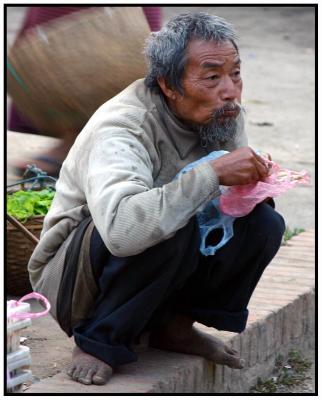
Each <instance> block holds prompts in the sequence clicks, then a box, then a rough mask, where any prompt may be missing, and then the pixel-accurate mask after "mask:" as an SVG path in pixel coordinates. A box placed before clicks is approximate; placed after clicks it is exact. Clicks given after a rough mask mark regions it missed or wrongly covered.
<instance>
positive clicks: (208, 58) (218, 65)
mask: <svg viewBox="0 0 322 400" xmlns="http://www.w3.org/2000/svg"><path fill="white" fill-rule="evenodd" d="M187 56H188V60H187V64H186V68H185V71H184V74H183V79H182V86H183V90H184V94H183V95H181V94H180V93H178V92H177V91H175V93H174V96H172V97H170V98H168V102H169V106H170V108H171V109H172V111H173V112H174V113H175V114H176V115H177V116H178V117H179V118H180V119H182V120H183V121H184V122H185V123H187V124H188V125H190V126H192V127H194V128H195V129H196V130H206V132H208V131H210V132H211V131H212V130H213V129H215V130H216V129H217V128H219V131H218V132H217V134H215V136H216V135H217V136H219V138H220V136H221V135H222V136H223V138H224V139H225V135H227V134H229V132H228V133H227V132H226V133H225V130H227V129H228V130H229V129H230V128H229V127H230V126H231V125H233V124H234V123H235V120H236V117H237V116H238V114H239V112H240V102H241V92H242V80H241V76H240V58H239V54H238V52H237V50H236V49H235V47H234V45H233V44H232V43H231V42H230V41H226V42H223V43H221V44H219V43H216V42H214V41H203V40H193V41H191V42H190V44H189V45H188V48H187ZM220 128H223V129H220ZM220 130H222V131H223V132H222V133H221V132H220ZM226 139H227V138H226Z"/></svg>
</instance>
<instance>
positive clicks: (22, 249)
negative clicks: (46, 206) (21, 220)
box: [7, 216, 44, 296]
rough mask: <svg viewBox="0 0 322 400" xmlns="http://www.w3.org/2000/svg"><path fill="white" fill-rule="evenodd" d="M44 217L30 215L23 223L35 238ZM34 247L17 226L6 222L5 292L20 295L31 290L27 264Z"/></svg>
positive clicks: (40, 228) (38, 234)
mask: <svg viewBox="0 0 322 400" xmlns="http://www.w3.org/2000/svg"><path fill="white" fill-rule="evenodd" d="M43 220H44V217H43V216H42V217H32V218H29V219H28V220H27V222H26V223H25V224H23V225H24V227H25V228H26V229H28V231H29V232H31V233H32V234H33V235H34V236H36V237H37V238H39V237H40V232H41V230H42V225H43ZM34 248H35V244H34V243H33V242H32V241H31V240H29V239H28V238H27V237H26V236H25V235H24V234H23V233H22V232H21V230H19V229H18V228H16V227H15V226H13V225H12V224H11V223H10V222H7V293H8V294H11V295H14V296H22V295H24V294H27V293H29V292H31V291H32V288H31V285H30V282H29V274H28V270H27V265H28V262H29V258H30V256H31V254H32V252H33V250H34Z"/></svg>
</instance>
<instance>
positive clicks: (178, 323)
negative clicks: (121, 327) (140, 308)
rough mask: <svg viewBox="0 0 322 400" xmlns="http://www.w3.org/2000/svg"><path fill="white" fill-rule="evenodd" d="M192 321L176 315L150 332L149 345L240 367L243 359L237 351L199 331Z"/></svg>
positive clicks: (243, 363) (243, 362)
mask: <svg viewBox="0 0 322 400" xmlns="http://www.w3.org/2000/svg"><path fill="white" fill-rule="evenodd" d="M192 323H193V321H192V320H190V319H188V318H186V317H183V316H177V317H176V318H175V319H174V320H173V321H171V322H170V324H169V325H168V326H167V327H165V328H164V329H162V330H159V331H158V332H152V333H151V336H150V346H151V347H155V348H158V349H162V350H170V351H176V352H179V353H187V354H194V355H198V356H202V357H204V358H206V359H207V360H210V361H213V362H214V363H216V364H222V365H227V366H228V367H230V368H235V369H241V368H243V367H244V365H245V361H244V360H243V359H241V358H240V357H239V355H238V352H237V351H236V350H234V349H231V348H230V347H229V346H227V345H225V343H223V342H222V341H221V340H219V339H217V338H215V337H213V336H212V335H208V334H207V333H203V332H201V331H199V330H198V329H197V328H195V327H193V326H192Z"/></svg>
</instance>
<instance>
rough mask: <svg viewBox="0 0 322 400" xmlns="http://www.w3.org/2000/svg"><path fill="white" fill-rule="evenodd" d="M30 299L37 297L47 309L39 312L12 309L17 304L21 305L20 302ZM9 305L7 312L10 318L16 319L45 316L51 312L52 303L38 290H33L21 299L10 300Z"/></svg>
mask: <svg viewBox="0 0 322 400" xmlns="http://www.w3.org/2000/svg"><path fill="white" fill-rule="evenodd" d="M30 299H37V300H40V301H42V302H43V304H44V305H45V307H46V310H44V311H41V312H37V313H30V312H27V313H23V312H15V311H13V310H11V308H14V307H17V306H19V304H21V303H23V302H24V301H25V300H30ZM8 306H9V309H8V312H7V316H8V318H16V319H24V318H39V317H43V316H44V315H47V314H48V313H49V310H50V307H51V306H50V303H49V301H48V300H47V299H46V297H45V296H43V295H42V294H40V293H37V292H32V293H29V294H26V295H25V296H23V297H21V299H19V300H10V301H8Z"/></svg>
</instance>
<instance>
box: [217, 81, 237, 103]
mask: <svg viewBox="0 0 322 400" xmlns="http://www.w3.org/2000/svg"><path fill="white" fill-rule="evenodd" d="M220 97H221V100H223V101H233V100H235V99H236V98H237V97H238V88H237V86H236V84H235V83H234V81H233V80H232V79H231V77H230V76H225V77H224V78H223V79H222V81H221V88H220Z"/></svg>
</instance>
